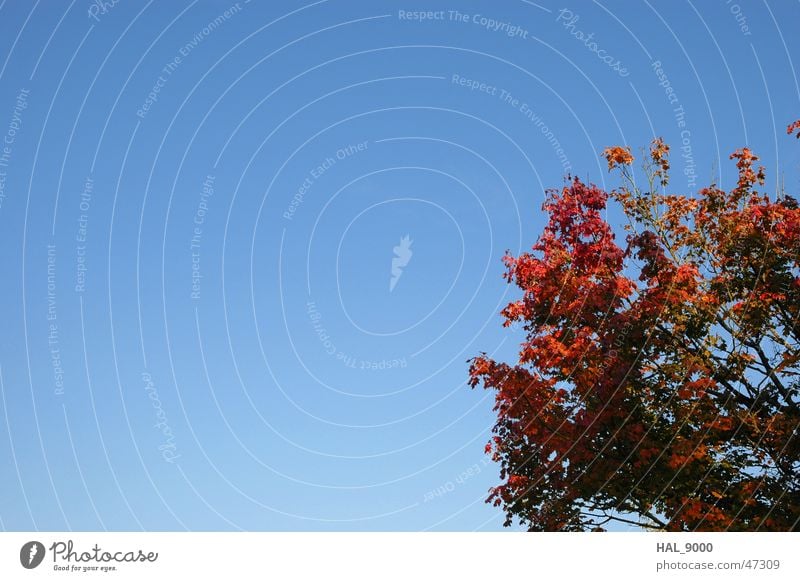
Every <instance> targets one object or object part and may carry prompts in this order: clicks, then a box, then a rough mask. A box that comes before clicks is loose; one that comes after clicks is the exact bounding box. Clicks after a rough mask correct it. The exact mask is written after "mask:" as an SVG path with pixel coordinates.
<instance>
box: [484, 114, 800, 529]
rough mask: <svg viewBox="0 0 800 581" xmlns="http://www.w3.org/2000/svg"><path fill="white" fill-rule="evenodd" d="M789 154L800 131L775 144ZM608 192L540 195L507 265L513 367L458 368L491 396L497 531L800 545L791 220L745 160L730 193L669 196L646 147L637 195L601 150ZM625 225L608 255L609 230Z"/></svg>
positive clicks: (577, 187) (624, 156) (795, 243)
mask: <svg viewBox="0 0 800 581" xmlns="http://www.w3.org/2000/svg"><path fill="white" fill-rule="evenodd" d="M795 131H797V132H798V137H800V121H798V122H796V123H793V124H792V125H790V126H789V128H788V133H790V134H791V133H793V132H795ZM604 156H605V157H606V159H607V160H608V166H609V171H611V170H612V169H616V170H618V171H619V172H620V173H621V177H622V186H621V187H619V188H618V189H616V190H614V191H612V192H610V193H607V192H605V191H603V190H601V189H599V188H598V187H596V186H594V185H587V184H584V183H583V182H581V180H579V179H578V178H568V181H567V184H566V185H565V187H563V188H562V189H561V190H560V191H550V192H548V197H547V201H546V202H545V204H544V207H543V208H544V210H545V211H546V212H547V214H548V215H549V221H548V223H547V226H546V227H545V228H544V232H543V233H542V234H541V236H540V237H539V239H538V241H537V242H536V244H535V245H534V246H533V248H532V252H529V253H523V254H521V255H520V256H516V257H514V256H511V255H510V254H508V253H507V254H506V256H505V257H504V263H505V266H506V272H505V274H504V276H505V278H506V279H507V280H508V282H509V283H513V284H516V285H517V286H518V287H519V289H521V291H522V296H521V298H519V300H516V301H514V302H511V303H510V304H508V305H507V306H506V307H505V309H503V311H502V316H503V318H504V322H503V324H504V326H507V327H508V326H511V325H513V324H519V325H521V328H522V329H524V333H525V340H524V341H523V343H522V344H521V346H520V351H519V360H518V361H517V362H515V363H513V364H509V363H504V362H498V361H494V360H493V359H491V358H490V357H489V356H487V355H486V354H485V353H483V354H481V355H479V356H478V357H475V358H473V359H471V360H470V370H469V372H470V380H469V383H470V385H471V386H472V387H473V388H474V387H476V386H477V385H479V384H480V385H483V387H484V388H487V389H492V390H494V391H495V392H496V393H495V407H494V409H495V411H496V412H497V421H496V424H495V426H494V428H493V437H492V439H491V441H490V442H489V443H488V444H487V446H486V452H487V453H488V454H490V455H491V456H492V457H493V459H494V460H495V461H497V462H499V463H500V468H501V470H500V478H501V481H502V482H501V483H500V484H499V485H498V486H496V487H494V488H492V489H491V490H490V491H489V497H488V499H487V502H491V503H493V504H494V505H495V506H500V507H502V508H503V510H504V511H505V514H506V520H505V524H506V526H508V525H511V524H512V523H514V522H515V521H517V522H519V523H520V524H522V525H523V526H526V527H527V528H528V529H529V530H535V531H543V530H547V531H552V530H564V531H581V530H604V527H605V525H606V524H607V523H609V522H611V521H621V522H628V523H631V524H634V525H638V526H640V527H643V528H645V529H651V530H665V531H689V530H692V531H694V530H697V531H718V530H730V531H734V530H736V531H738V530H746V531H754V530H773V531H774V530H778V531H789V530H797V529H798V528H799V526H800V525H798V522H799V521H800V437H799V436H800V405H799V404H798V392H800V321H798V315H800V208H798V204H797V201H796V200H795V199H794V198H792V197H790V196H788V195H785V194H780V195H778V196H774V198H775V199H770V197H769V196H768V195H767V194H765V193H762V192H760V191H758V190H757V187H758V186H759V185H763V182H764V168H763V167H758V168H757V167H756V166H755V162H756V161H757V160H758V157H757V156H755V155H754V154H753V153H752V152H751V151H750V150H749V149H747V148H744V149H740V150H738V151H736V152H735V153H733V154H732V155H731V159H734V160H736V165H737V168H738V174H739V179H738V183H737V185H736V187H735V188H733V189H732V190H730V191H727V192H726V191H723V190H721V189H719V188H718V187H717V186H716V185H711V186H710V187H708V188H705V189H703V190H701V191H700V192H699V193H698V195H697V196H695V197H686V196H682V195H672V194H667V193H666V188H667V186H668V183H669V147H668V146H667V145H666V144H665V143H664V142H663V141H662V140H661V139H656V140H654V141H653V143H652V145H651V147H650V150H649V152H648V154H647V155H646V156H645V157H646V162H645V164H644V176H645V177H646V178H647V185H648V187H647V188H646V191H642V190H641V189H640V188H638V187H637V186H636V184H635V182H634V172H633V170H632V162H633V156H632V155H631V152H630V150H629V149H627V148H622V147H612V148H608V149H606V150H605V151H604ZM609 203H615V204H618V205H619V207H621V209H622V210H623V211H624V215H625V216H626V217H627V219H628V224H627V225H626V226H625V230H626V231H627V234H626V238H625V243H624V244H623V245H620V244H618V243H617V241H616V238H615V232H614V229H613V228H612V226H611V225H610V224H609V222H608V221H607V220H606V218H605V217H604V210H606V207H607V204H609Z"/></svg>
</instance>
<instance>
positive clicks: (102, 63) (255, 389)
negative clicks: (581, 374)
mask: <svg viewBox="0 0 800 581" xmlns="http://www.w3.org/2000/svg"><path fill="white" fill-rule="evenodd" d="M419 11H429V12H428V13H423V14H419V13H418V12H419ZM798 22H800V3H798V2H797V1H795V0H792V1H788V0H787V1H781V2H779V1H772V2H756V1H753V2H744V1H740V2H739V3H738V4H737V3H735V2H731V1H725V0H714V1H708V2H686V1H675V2H672V1H670V2H652V1H651V2H647V1H644V2H635V3H634V2H622V1H615V2H610V1H602V2H588V1H577V0H574V1H572V2H570V3H567V4H564V3H563V2H560V3H553V2H548V1H546V0H542V1H541V2H529V1H527V0H507V1H504V2H496V1H495V2H492V1H489V0H485V1H459V2H454V1H451V2H435V1H434V2H430V1H426V2H422V1H416V2H413V1H401V2H398V1H395V0H386V1H381V2H366V1H363V2H362V1H357V0H321V1H317V2H305V1H303V2H300V1H289V0H277V1H266V0H265V1H258V0H252V1H250V2H247V1H245V0H241V1H240V2H229V1H213V2H212V1H209V0H196V1H186V0H180V1H166V0H162V1H151V2H144V1H139V2H137V1H134V0H116V1H112V0H107V1H106V2H102V1H101V0H97V1H96V2H91V1H89V0H72V1H69V0H64V1H60V0H59V1H56V0H48V1H46V2H45V1H40V0H37V1H36V2H33V1H22V0H4V1H2V2H0V134H2V139H3V140H4V141H3V143H2V144H0V242H2V243H1V244H0V264H2V268H3V275H2V281H3V282H2V285H0V304H2V305H3V307H2V325H0V379H1V380H2V381H1V382H0V410H1V411H0V474H2V478H0V528H2V529H7V530H27V529H41V530H64V529H80V530H94V529H99V530H103V529H108V530H141V529H144V530H184V529H192V530H237V529H246V530H423V529H425V530H476V529H478V530H501V529H502V528H503V527H502V522H503V515H502V514H501V513H500V511H499V509H495V508H492V507H490V506H488V505H486V504H484V502H483V500H484V498H485V497H486V494H487V489H488V488H489V487H490V486H491V485H492V484H494V483H496V482H497V480H498V469H497V467H496V466H495V465H493V464H492V463H491V462H490V461H489V460H488V458H487V457H486V456H485V455H484V453H483V449H484V444H485V443H486V441H487V440H488V438H489V437H490V429H491V426H492V424H493V419H494V417H493V413H492V403H493V398H492V394H490V393H488V392H483V391H482V390H470V389H469V388H468V386H467V385H466V383H465V380H466V377H467V363H466V360H467V359H468V358H469V357H471V356H473V355H476V354H478V353H479V352H481V351H486V352H489V353H492V354H494V355H495V356H496V357H499V358H508V359H510V358H513V357H514V354H515V352H516V347H517V344H518V342H519V340H520V336H519V335H518V334H514V333H512V332H509V331H508V330H504V329H503V328H502V327H501V326H500V317H499V315H498V311H499V310H500V309H501V308H502V306H503V305H504V304H505V303H506V302H508V301H509V300H511V299H512V298H513V297H514V292H513V289H512V288H510V287H508V286H507V285H506V284H505V282H504V281H503V279H502V276H501V275H502V272H503V269H502V264H501V261H500V259H501V257H502V255H503V253H504V252H505V251H506V249H509V250H511V251H512V252H514V253H516V252H519V251H520V250H521V249H525V248H527V247H529V246H530V245H531V244H532V243H533V242H534V241H535V239H536V237H537V235H538V233H539V232H540V230H541V228H542V226H543V224H544V219H545V217H544V216H543V215H542V212H541V209H540V208H541V203H542V201H543V197H544V190H545V189H547V188H551V187H558V186H560V185H561V184H562V183H563V178H564V175H565V174H566V173H569V172H572V173H573V174H574V175H579V176H580V177H582V178H583V179H585V180H587V181H592V182H595V183H597V184H599V185H602V186H604V187H614V186H615V185H616V183H617V182H616V181H615V179H614V177H613V176H609V174H608V173H607V171H606V168H605V162H604V160H603V159H601V157H600V155H599V154H600V151H601V150H602V149H603V147H605V146H607V145H616V144H622V145H630V146H631V147H632V148H633V150H634V152H636V151H638V148H639V147H641V146H646V145H647V144H648V143H649V142H650V140H651V139H652V138H653V137H654V136H655V135H663V136H664V138H665V140H666V141H667V142H668V143H670V144H672V146H673V161H672V165H673V179H672V188H673V190H674V191H676V192H680V193H686V194H695V193H696V192H697V190H698V189H700V188H701V187H703V186H704V185H707V184H708V183H709V181H710V180H712V179H719V181H720V183H721V184H722V186H723V187H727V186H729V185H730V184H731V183H732V180H733V176H734V171H733V166H732V163H731V162H730V161H729V160H728V155H729V154H730V153H731V152H732V151H733V150H734V149H736V148H738V147H742V146H749V147H751V148H752V149H754V150H755V151H756V153H758V154H759V155H761V156H762V160H763V163H764V165H766V166H767V169H768V174H769V176H770V180H771V181H770V186H771V187H772V188H774V187H776V185H777V183H778V179H779V178H780V177H781V176H783V177H784V178H785V186H786V189H787V190H788V191H789V192H790V193H795V194H797V193H798V190H799V189H800V188H799V187H798V186H800V184H799V183H798V175H800V174H798V171H797V169H798V164H799V163H800V155H799V152H800V148H798V146H797V142H796V140H793V139H790V138H789V137H788V136H787V135H786V134H785V127H786V125H787V124H788V123H790V122H791V121H793V120H794V119H797V118H799V117H800V88H799V87H798V75H797V72H796V69H795V65H796V63H797V61H798V59H800V39H798V37H797V23H798ZM611 217H612V219H614V214H613V213H612V214H611Z"/></svg>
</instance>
